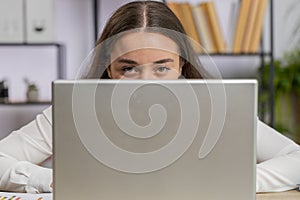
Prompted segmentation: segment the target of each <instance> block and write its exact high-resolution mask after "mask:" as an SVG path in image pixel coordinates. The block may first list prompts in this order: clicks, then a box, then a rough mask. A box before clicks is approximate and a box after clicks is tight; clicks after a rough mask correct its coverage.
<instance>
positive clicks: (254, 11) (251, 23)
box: [241, 0, 261, 53]
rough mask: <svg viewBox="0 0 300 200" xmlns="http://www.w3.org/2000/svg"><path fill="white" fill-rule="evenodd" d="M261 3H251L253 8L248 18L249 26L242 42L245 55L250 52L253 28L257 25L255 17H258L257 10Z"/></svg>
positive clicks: (253, 0) (257, 1) (257, 0)
mask: <svg viewBox="0 0 300 200" xmlns="http://www.w3.org/2000/svg"><path fill="white" fill-rule="evenodd" d="M260 2H261V1H260V0H252V1H251V6H250V10H249V13H248V18H247V25H246V29H245V33H244V38H243V42H242V48H241V51H242V52H245V53H247V52H249V48H250V43H251V36H252V33H253V28H254V23H255V16H257V9H258V5H259V3H260Z"/></svg>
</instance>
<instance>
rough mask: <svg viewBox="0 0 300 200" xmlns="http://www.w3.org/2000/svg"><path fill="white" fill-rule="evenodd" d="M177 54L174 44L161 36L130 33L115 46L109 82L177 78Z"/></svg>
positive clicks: (178, 71) (178, 74) (178, 66)
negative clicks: (115, 80) (114, 80)
mask: <svg viewBox="0 0 300 200" xmlns="http://www.w3.org/2000/svg"><path fill="white" fill-rule="evenodd" d="M178 54H179V53H178V46H177V44H176V43H175V42H174V41H173V40H171V39H170V38H168V37H166V36H164V35H161V34H158V33H147V32H136V33H130V34H127V35H124V36H122V37H121V38H120V39H118V41H117V42H116V43H115V46H114V48H113V50H112V53H111V65H110V68H108V70H107V71H108V75H109V77H110V78H112V79H144V80H154V79H165V80H167V79H178V77H179V76H180V75H181V66H180V60H179V55H178Z"/></svg>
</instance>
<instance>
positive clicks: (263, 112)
mask: <svg viewBox="0 0 300 200" xmlns="http://www.w3.org/2000/svg"><path fill="white" fill-rule="evenodd" d="M242 1H243V0H239V2H240V3H241V2H242ZM100 2H101V1H100V0H93V10H94V26H95V27H94V31H95V33H94V34H95V41H97V38H98V35H99V32H98V30H99V21H98V19H99V7H100V6H101V5H100ZM162 2H163V3H165V4H168V1H166V0H162ZM172 2H176V0H172ZM180 2H182V1H180ZM186 2H189V0H187V1H186ZM268 4H269V7H267V8H266V10H267V9H269V16H270V17H269V18H270V21H269V23H270V27H268V28H269V29H270V33H269V40H270V47H269V48H270V50H269V51H265V47H264V43H263V40H264V38H263V33H261V37H260V41H259V44H258V45H259V47H260V50H258V51H255V52H253V51H252V52H243V51H232V52H224V51H219V52H212V53H209V54H208V55H209V56H212V57H219V56H226V57H233V58H234V57H241V56H247V57H259V58H260V66H261V67H264V65H265V59H266V58H268V60H269V62H270V67H269V74H270V76H269V80H268V85H262V81H261V78H262V77H260V78H259V80H258V82H259V93H260V94H263V93H268V100H267V101H262V102H259V103H260V104H259V117H260V119H261V120H262V121H265V122H266V123H268V124H269V125H270V126H274V122H275V114H274V107H275V106H274V105H275V102H274V101H275V100H274V96H275V91H274V84H273V83H274V54H273V52H274V33H273V30H274V29H273V0H268ZM262 31H263V30H262ZM206 55H207V54H203V53H199V56H206Z"/></svg>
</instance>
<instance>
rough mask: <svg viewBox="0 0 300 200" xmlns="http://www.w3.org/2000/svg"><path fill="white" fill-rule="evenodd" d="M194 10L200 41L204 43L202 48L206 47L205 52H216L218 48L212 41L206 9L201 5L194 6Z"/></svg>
mask: <svg viewBox="0 0 300 200" xmlns="http://www.w3.org/2000/svg"><path fill="white" fill-rule="evenodd" d="M192 11H193V16H194V19H195V25H196V28H197V31H198V34H199V38H200V43H201V45H202V48H204V52H207V53H215V52H216V48H215V46H214V44H213V41H212V37H211V33H210V30H209V25H208V21H207V19H206V16H205V13H204V11H203V10H202V8H201V7H200V5H197V6H193V8H192Z"/></svg>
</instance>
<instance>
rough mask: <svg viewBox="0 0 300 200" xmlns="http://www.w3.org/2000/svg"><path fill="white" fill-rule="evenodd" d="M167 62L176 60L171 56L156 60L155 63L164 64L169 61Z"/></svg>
mask: <svg viewBox="0 0 300 200" xmlns="http://www.w3.org/2000/svg"><path fill="white" fill-rule="evenodd" d="M167 62H174V60H173V59H171V58H165V59H161V60H157V61H154V62H153V63H154V64H162V63H167Z"/></svg>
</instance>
